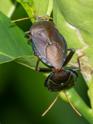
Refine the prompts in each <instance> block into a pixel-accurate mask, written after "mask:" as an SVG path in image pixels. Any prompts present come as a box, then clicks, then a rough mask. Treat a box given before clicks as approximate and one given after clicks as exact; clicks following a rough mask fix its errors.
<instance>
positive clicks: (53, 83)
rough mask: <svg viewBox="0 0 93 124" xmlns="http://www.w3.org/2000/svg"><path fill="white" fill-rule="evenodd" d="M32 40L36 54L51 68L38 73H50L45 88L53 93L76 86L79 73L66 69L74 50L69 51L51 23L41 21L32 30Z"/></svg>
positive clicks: (39, 69)
mask: <svg viewBox="0 0 93 124" xmlns="http://www.w3.org/2000/svg"><path fill="white" fill-rule="evenodd" d="M30 39H32V48H33V51H34V54H35V55H36V56H37V57H38V58H39V61H42V62H43V63H44V64H46V65H47V66H48V67H49V68H45V69H44V68H38V65H39V61H38V62H37V64H36V70H37V71H43V72H49V71H51V73H50V74H49V76H48V77H47V79H46V80H45V86H46V87H47V88H48V89H49V90H51V91H60V90H64V89H65V88H69V87H71V86H72V85H74V82H75V79H76V78H77V72H76V71H75V70H73V69H72V67H69V68H65V66H66V65H67V63H68V62H69V61H70V60H71V58H72V56H73V54H74V52H75V51H74V49H68V48H67V43H66V40H65V39H64V37H63V36H62V35H61V34H60V33H59V31H58V30H57V29H56V27H55V25H54V23H53V22H51V21H39V22H36V23H34V24H33V25H32V27H31V29H30Z"/></svg>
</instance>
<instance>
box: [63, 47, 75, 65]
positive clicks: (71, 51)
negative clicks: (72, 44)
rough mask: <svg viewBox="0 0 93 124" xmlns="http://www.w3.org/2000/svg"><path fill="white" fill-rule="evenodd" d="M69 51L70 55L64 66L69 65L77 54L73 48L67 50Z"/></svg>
mask: <svg viewBox="0 0 93 124" xmlns="http://www.w3.org/2000/svg"><path fill="white" fill-rule="evenodd" d="M67 51H69V54H68V55H67V57H66V60H65V62H64V64H63V66H65V65H67V63H68V62H69V61H70V60H71V58H72V56H73V55H74V53H75V50H74V49H73V48H70V49H67Z"/></svg>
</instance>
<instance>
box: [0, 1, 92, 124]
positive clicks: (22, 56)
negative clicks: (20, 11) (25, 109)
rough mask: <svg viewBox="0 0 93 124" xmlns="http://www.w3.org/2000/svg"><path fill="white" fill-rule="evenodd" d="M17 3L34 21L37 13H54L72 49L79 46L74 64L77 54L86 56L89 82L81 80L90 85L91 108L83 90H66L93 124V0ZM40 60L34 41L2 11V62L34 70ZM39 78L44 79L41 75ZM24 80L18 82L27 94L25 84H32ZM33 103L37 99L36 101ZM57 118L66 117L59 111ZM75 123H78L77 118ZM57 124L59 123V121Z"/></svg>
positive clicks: (83, 62) (85, 73)
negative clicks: (81, 93) (28, 38)
mask: <svg viewBox="0 0 93 124" xmlns="http://www.w3.org/2000/svg"><path fill="white" fill-rule="evenodd" d="M7 1H9V0H7ZM17 2H18V3H20V6H21V5H22V7H23V8H24V10H25V11H26V13H27V15H28V16H29V18H30V20H31V23H34V21H35V18H34V17H36V16H46V15H48V16H51V15H52V16H53V22H54V23H55V25H56V27H57V28H58V30H59V31H60V33H61V34H63V36H64V37H65V39H66V40H67V44H68V47H69V48H70V47H72V48H75V49H76V54H75V56H74V58H73V60H72V62H71V63H70V64H73V65H76V61H77V60H76V59H77V56H80V55H83V57H81V58H80V63H81V73H82V75H83V77H84V80H85V81H84V80H82V81H81V80H80V79H79V80H78V81H77V83H79V84H80V85H82V84H81V83H82V82H84V83H85V85H87V88H88V96H89V100H90V104H91V107H89V105H88V103H87V102H85V101H84V100H83V98H82V97H81V96H80V95H79V93H77V91H76V90H75V89H74V88H71V89H69V90H67V91H66V93H67V95H68V97H69V99H70V101H71V102H72V103H73V105H74V106H75V108H76V109H77V110H78V111H79V112H80V113H81V114H82V116H83V117H84V118H85V119H87V120H88V122H89V123H91V124H93V97H92V96H93V95H92V94H93V83H92V82H93V79H92V73H93V71H92V68H93V63H92V61H93V57H92V56H93V43H92V40H93V35H92V33H93V14H92V13H93V9H92V8H93V1H92V0H78V1H77V0H70V1H68V0H41V1H40V0H17ZM0 3H1V2H0ZM3 8H5V7H3ZM10 8H11V7H10ZM2 11H3V13H6V14H7V13H8V11H7V12H5V9H4V10H3V9H2ZM9 11H10V9H9ZM7 15H8V14H7ZM36 60H37V58H36V57H35V56H34V55H33V52H32V48H31V44H30V45H29V44H28V40H27V38H25V33H24V32H23V31H22V30H21V29H20V28H19V27H18V26H17V25H16V24H15V23H13V22H11V21H10V19H8V18H7V17H6V16H5V15H4V14H2V13H1V12H0V64H2V63H6V62H11V61H15V62H17V63H19V64H22V65H24V66H26V67H29V68H30V69H34V67H35V63H36ZM16 66H17V65H16ZM41 66H43V64H41ZM19 68H20V67H19ZM24 72H25V74H24V73H23V71H22V72H21V74H23V75H24V76H23V77H24V78H23V79H24V80H25V82H29V81H28V80H27V79H29V80H30V76H28V75H26V72H28V71H24ZM29 73H30V72H29ZM31 74H32V75H33V72H31ZM18 75H20V73H19V74H17V76H18ZM35 75H39V74H37V73H34V78H35ZM42 76H43V74H41V75H40V77H42ZM79 77H80V76H79ZM26 80H27V81H26ZM33 80H34V79H33ZM38 80H40V79H39V78H38ZM35 81H37V79H35ZM40 81H41V82H42V81H43V80H42V79H41V80H40ZM21 82H22V83H23V82H24V81H23V80H21V81H19V84H20V86H19V85H18V84H17V85H18V87H20V88H19V89H21V88H22V89H23V91H22V94H23V92H24V89H25V87H27V88H28V87H29V84H26V83H25V82H24V86H22V84H21ZM31 83H32V82H31ZM32 84H33V83H32ZM34 85H35V84H33V85H32V86H33V87H34ZM77 85H78V84H77ZM35 87H37V86H35ZM38 87H39V85H38ZM30 88H31V87H29V90H28V91H27V89H26V91H25V92H27V94H29V96H28V95H26V94H25V93H24V96H25V95H26V98H25V99H26V101H27V100H29V99H30V96H31V93H30V92H29V91H30ZM16 89H17V87H16ZM31 90H32V91H33V92H35V93H36V92H37V91H34V90H33V88H32V89H31ZM38 90H39V89H38ZM41 90H42V89H40V90H39V91H41ZM19 92H20V91H19ZM42 92H43V93H44V92H45V91H44V90H42ZM42 92H40V95H41V96H42ZM80 92H81V91H80ZM86 92H87V91H86ZM45 94H46V93H45ZM48 95H50V94H48ZM48 95H45V96H48ZM27 96H28V97H27ZM36 96H38V92H37V93H36ZM36 96H35V97H36ZM38 97H40V96H38ZM60 97H61V98H62V99H63V98H64V97H63V93H62V92H61V93H60ZM86 97H87V96H86ZM30 102H33V100H32V101H30ZM37 102H39V101H37V100H36V103H37ZM28 103H29V102H28ZM43 103H44V101H43V100H42V103H39V104H41V106H43ZM33 105H34V103H33ZM35 105H37V104H35ZM56 112H57V110H56ZM57 114H58V112H57ZM56 117H57V118H58V120H59V119H60V120H61V119H62V118H59V114H58V116H57V115H56ZM51 122H52V121H51ZM54 122H55V121H54ZM54 122H53V123H54ZM60 122H61V121H60ZM62 122H63V121H62ZM68 122H69V121H68ZM68 122H67V121H66V120H65V121H64V122H63V123H68ZM82 122H83V121H82ZM71 123H73V124H74V121H73V122H71ZM75 123H76V122H75ZM86 123H87V122H86ZM55 124H57V123H56V122H55ZM84 124H85V122H84Z"/></svg>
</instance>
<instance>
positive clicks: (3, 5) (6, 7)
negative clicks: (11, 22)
mask: <svg viewBox="0 0 93 124" xmlns="http://www.w3.org/2000/svg"><path fill="white" fill-rule="evenodd" d="M15 7H16V2H15V1H14V3H13V1H11V0H0V11H1V12H3V13H4V14H5V15H7V16H8V17H11V15H12V13H13V11H14V10H15Z"/></svg>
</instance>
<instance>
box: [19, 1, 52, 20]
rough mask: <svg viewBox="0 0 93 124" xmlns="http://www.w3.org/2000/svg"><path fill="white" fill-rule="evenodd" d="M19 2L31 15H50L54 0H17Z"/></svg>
mask: <svg viewBox="0 0 93 124" xmlns="http://www.w3.org/2000/svg"><path fill="white" fill-rule="evenodd" d="M17 2H19V3H20V4H21V5H22V6H23V7H24V9H25V10H26V12H27V14H28V15H29V17H33V16H45V15H48V16H50V14H51V12H52V7H53V0H17ZM32 21H33V19H32Z"/></svg>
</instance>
